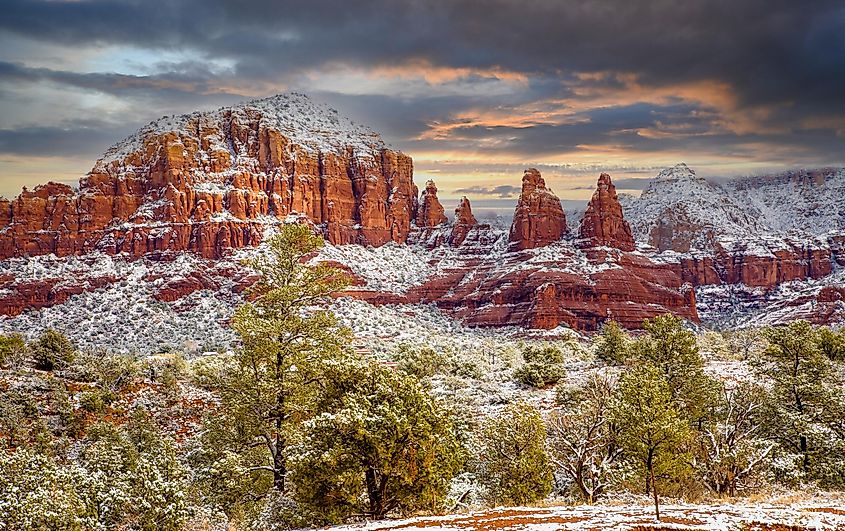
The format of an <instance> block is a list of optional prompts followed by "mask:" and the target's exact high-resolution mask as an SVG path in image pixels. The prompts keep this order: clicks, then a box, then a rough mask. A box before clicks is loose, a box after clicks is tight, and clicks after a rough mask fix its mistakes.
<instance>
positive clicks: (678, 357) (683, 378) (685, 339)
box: [631, 314, 718, 423]
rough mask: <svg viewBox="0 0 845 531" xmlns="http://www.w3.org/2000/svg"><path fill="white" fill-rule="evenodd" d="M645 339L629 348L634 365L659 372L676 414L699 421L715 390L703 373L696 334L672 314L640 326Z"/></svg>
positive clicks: (713, 382) (650, 320)
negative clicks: (644, 331)
mask: <svg viewBox="0 0 845 531" xmlns="http://www.w3.org/2000/svg"><path fill="white" fill-rule="evenodd" d="M643 328H645V330H646V332H647V333H646V335H645V336H643V337H642V338H640V339H638V340H637V341H636V342H634V344H633V345H632V346H631V351H632V353H633V355H634V359H635V361H636V362H637V363H640V364H648V365H651V366H652V367H654V368H657V369H659V370H660V372H661V374H662V375H663V378H664V379H665V380H666V383H667V384H668V385H669V389H670V392H671V395H672V399H673V400H674V401H675V404H676V407H677V409H678V412H679V413H681V414H682V415H684V416H685V417H686V418H687V419H688V420H690V421H691V422H696V423H697V422H699V421H701V420H702V419H703V418H704V417H705V416H706V415H707V412H708V409H709V408H710V407H711V406H712V404H713V403H714V401H715V400H716V390H717V389H718V386H717V385H716V383H715V381H714V380H713V379H712V378H710V377H708V376H707V375H706V374H705V373H704V359H703V358H702V357H701V354H700V353H699V351H698V344H697V342H696V338H695V334H693V333H692V332H691V331H690V330H687V329H685V328H684V326H683V321H681V320H680V319H679V318H678V317H675V316H674V315H671V314H665V315H659V316H657V317H655V318H654V319H646V320H645V321H644V322H643Z"/></svg>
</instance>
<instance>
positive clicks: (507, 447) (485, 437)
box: [478, 403, 552, 505]
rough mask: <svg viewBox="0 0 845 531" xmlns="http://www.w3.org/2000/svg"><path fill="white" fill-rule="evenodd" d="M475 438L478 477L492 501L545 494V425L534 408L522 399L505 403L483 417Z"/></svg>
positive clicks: (548, 485) (548, 483) (548, 478)
mask: <svg viewBox="0 0 845 531" xmlns="http://www.w3.org/2000/svg"><path fill="white" fill-rule="evenodd" d="M479 439H480V440H479V445H478V446H479V449H478V451H479V454H478V461H479V463H478V468H479V477H480V479H481V481H482V482H483V483H484V485H485V486H486V487H487V489H488V490H489V492H490V498H491V501H492V502H493V503H494V504H496V505H499V504H505V505H525V504H528V503H533V502H536V501H538V500H542V499H544V498H545V497H546V496H548V495H549V493H550V492H551V490H552V471H551V466H550V463H549V456H548V454H547V453H546V448H545V442H546V426H545V423H544V422H543V418H542V417H541V416H540V412H539V411H537V409H536V408H534V407H533V406H531V405H529V404H524V403H518V404H511V405H509V406H507V407H506V408H505V409H504V411H502V412H501V413H500V414H499V415H497V416H495V417H490V418H488V419H486V420H485V421H484V423H483V425H482V427H481V430H480V437H479Z"/></svg>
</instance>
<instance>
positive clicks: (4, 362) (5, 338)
mask: <svg viewBox="0 0 845 531" xmlns="http://www.w3.org/2000/svg"><path fill="white" fill-rule="evenodd" d="M27 354H28V350H27V346H26V340H25V339H24V337H23V336H22V335H21V334H9V335H0V367H9V368H16V367H18V366H20V365H21V364H22V363H23V361H24V359H25V358H26V356H27Z"/></svg>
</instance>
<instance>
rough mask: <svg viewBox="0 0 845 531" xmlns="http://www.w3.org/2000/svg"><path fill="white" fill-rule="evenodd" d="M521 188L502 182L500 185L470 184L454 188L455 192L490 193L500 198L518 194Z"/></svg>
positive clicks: (469, 193) (468, 193)
mask: <svg viewBox="0 0 845 531" xmlns="http://www.w3.org/2000/svg"><path fill="white" fill-rule="evenodd" d="M520 191H521V188H520V187H518V186H510V185H507V184H503V185H501V186H494V187H484V186H470V187H468V188H458V189H457V190H455V193H456V194H467V195H491V196H497V197H501V198H506V197H514V196H517V195H519V192H520Z"/></svg>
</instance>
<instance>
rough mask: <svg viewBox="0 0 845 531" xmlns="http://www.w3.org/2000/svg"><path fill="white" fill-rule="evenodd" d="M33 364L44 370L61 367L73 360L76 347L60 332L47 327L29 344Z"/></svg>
mask: <svg viewBox="0 0 845 531" xmlns="http://www.w3.org/2000/svg"><path fill="white" fill-rule="evenodd" d="M31 350H32V357H33V359H34V361H35V366H36V367H37V368H39V369H42V370H45V371H52V370H54V369H63V368H65V367H67V366H68V365H70V363H71V362H73V359H74V357H75V356H76V347H74V345H73V343H71V341H70V340H69V339H68V338H67V336H65V335H64V334H62V333H61V332H57V331H56V330H53V329H52V328H51V329H47V330H45V331H44V333H42V334H41V335H40V336H39V337H38V339H37V340H36V341H35V343H34V344H33V345H32V346H31Z"/></svg>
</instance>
